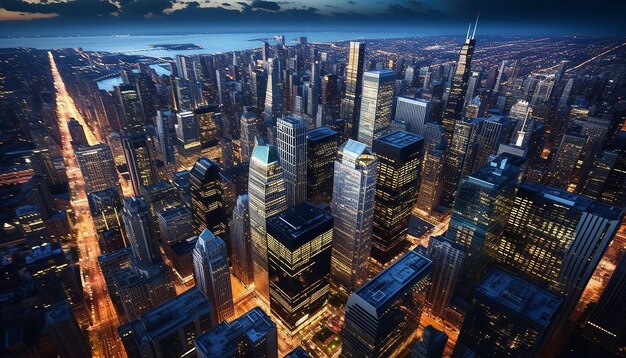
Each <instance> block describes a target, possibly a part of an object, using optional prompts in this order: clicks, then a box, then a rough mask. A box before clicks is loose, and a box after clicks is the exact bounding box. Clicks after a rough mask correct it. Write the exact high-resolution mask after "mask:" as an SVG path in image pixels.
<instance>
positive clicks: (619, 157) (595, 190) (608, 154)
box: [583, 132, 626, 207]
mask: <svg viewBox="0 0 626 358" xmlns="http://www.w3.org/2000/svg"><path fill="white" fill-rule="evenodd" d="M583 194H584V195H585V196H588V197H591V198H593V199H596V200H601V201H604V202H606V203H609V204H611V205H615V206H620V207H624V206H626V132H619V133H618V134H617V135H616V136H615V138H613V139H612V140H611V141H610V142H609V144H608V145H607V147H606V149H605V150H604V151H603V152H602V153H601V155H600V156H598V157H597V158H596V160H595V162H594V165H593V166H592V167H591V172H590V173H589V177H588V178H587V183H586V185H585V187H584V189H583Z"/></svg>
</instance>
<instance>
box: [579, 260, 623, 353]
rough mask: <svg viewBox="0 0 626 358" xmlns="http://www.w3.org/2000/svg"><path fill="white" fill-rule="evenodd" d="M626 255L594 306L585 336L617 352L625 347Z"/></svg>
mask: <svg viewBox="0 0 626 358" xmlns="http://www.w3.org/2000/svg"><path fill="white" fill-rule="evenodd" d="M624 302H626V255H624V254H622V258H621V259H620V261H619V262H618V264H617V267H616V268H615V270H614V271H613V275H612V276H611V279H610V280H609V282H608V283H607V285H606V287H605V288H604V291H602V295H600V298H599V299H598V301H597V302H596V304H595V305H594V306H593V308H592V310H591V315H590V316H589V318H588V319H587V322H586V323H585V327H584V331H583V332H584V333H583V334H584V336H585V337H588V338H589V339H591V340H592V341H594V342H596V343H598V344H601V345H602V346H603V347H606V348H607V349H609V350H611V351H614V352H617V351H618V350H620V349H622V350H623V347H624V344H623V342H624V336H626V309H625V308H624V304H623V303H624Z"/></svg>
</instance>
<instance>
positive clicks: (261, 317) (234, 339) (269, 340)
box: [194, 307, 278, 358]
mask: <svg viewBox="0 0 626 358" xmlns="http://www.w3.org/2000/svg"><path fill="white" fill-rule="evenodd" d="M194 344H195V346H196V355H197V356H198V358H215V357H237V358H239V357H265V358H278V332H277V330H276V324H274V322H272V319H271V318H270V317H269V316H268V315H267V314H265V312H263V310H262V309H260V308H259V307H255V308H253V309H251V310H250V311H248V312H246V313H245V314H244V315H243V316H241V317H239V318H237V319H236V320H233V321H231V322H228V321H224V322H222V323H220V324H218V325H217V326H215V327H213V328H212V329H211V330H209V331H208V332H207V333H205V334H203V335H201V336H199V337H197V338H196V339H194Z"/></svg>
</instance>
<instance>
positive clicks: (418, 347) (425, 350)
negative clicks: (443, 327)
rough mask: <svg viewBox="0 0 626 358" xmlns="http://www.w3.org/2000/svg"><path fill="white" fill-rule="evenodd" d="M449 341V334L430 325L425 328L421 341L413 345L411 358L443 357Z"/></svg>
mask: <svg viewBox="0 0 626 358" xmlns="http://www.w3.org/2000/svg"><path fill="white" fill-rule="evenodd" d="M447 342H448V335H447V334H445V333H444V332H442V331H439V330H437V329H436V328H435V327H433V326H431V325H428V326H426V328H424V331H423V332H422V336H421V337H420V339H419V342H417V344H415V346H413V349H412V350H411V358H441V357H443V352H444V350H445V349H446V343H447Z"/></svg>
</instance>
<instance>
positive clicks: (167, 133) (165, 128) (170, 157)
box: [156, 111, 175, 165]
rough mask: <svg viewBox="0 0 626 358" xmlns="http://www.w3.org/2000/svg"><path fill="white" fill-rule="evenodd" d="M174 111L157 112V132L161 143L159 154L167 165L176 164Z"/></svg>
mask: <svg viewBox="0 0 626 358" xmlns="http://www.w3.org/2000/svg"><path fill="white" fill-rule="evenodd" d="M172 117H173V113H172V111H157V116H156V130H157V138H158V141H159V152H160V154H161V159H162V160H163V163H164V164H165V165H171V164H174V160H175V159H174V143H173V140H172V133H171V126H172V122H173V121H174V119H173V118H172Z"/></svg>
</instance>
